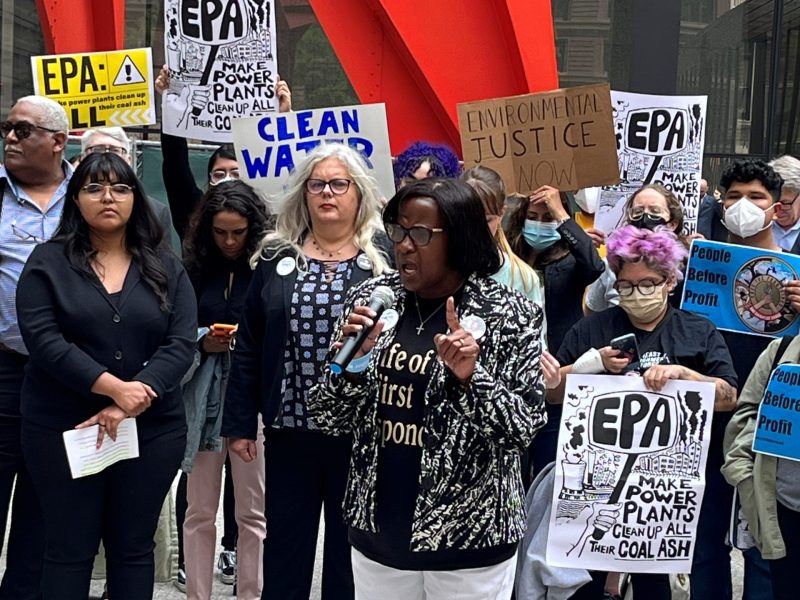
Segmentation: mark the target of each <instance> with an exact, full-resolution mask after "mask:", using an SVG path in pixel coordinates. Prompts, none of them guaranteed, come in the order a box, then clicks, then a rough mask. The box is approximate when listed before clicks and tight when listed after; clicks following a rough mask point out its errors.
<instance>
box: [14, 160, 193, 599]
mask: <svg viewBox="0 0 800 600" xmlns="http://www.w3.org/2000/svg"><path fill="white" fill-rule="evenodd" d="M163 235H164V232H163V229H162V227H161V225H160V224H159V223H158V222H157V221H156V219H155V217H154V215H153V213H152V210H151V209H150V207H149V205H148V203H147V202H146V200H145V197H144V195H143V193H142V188H141V184H140V183H139V181H138V180H137V179H136V176H135V174H134V173H133V171H132V170H131V168H130V166H129V165H128V164H127V162H125V161H124V160H123V159H122V158H120V157H119V156H117V155H116V154H97V155H92V156H89V157H87V158H86V159H85V160H83V161H81V163H80V165H78V168H77V169H76V171H75V173H74V174H73V176H72V179H71V180H70V183H69V185H68V187H67V192H66V201H65V204H64V212H63V214H62V217H61V222H60V224H59V227H58V229H57V230H56V233H55V236H54V238H53V239H52V240H51V241H50V242H47V243H44V244H41V245H39V246H37V247H36V249H35V250H34V251H33V253H32V254H31V257H30V259H29V260H28V262H27V264H26V266H25V269H24V271H23V273H22V276H21V278H20V281H19V286H18V289H17V298H18V304H17V311H18V317H19V324H20V330H21V331H22V337H23V339H24V341H25V345H26V347H27V348H28V350H29V351H30V362H29V363H28V365H27V367H26V372H25V382H24V384H23V388H22V449H23V453H24V455H25V460H26V461H27V464H28V466H29V468H30V473H31V477H32V479H33V482H34V486H35V488H36V491H37V494H38V496H39V500H40V502H41V505H42V512H43V514H44V526H45V534H46V540H47V546H46V551H45V556H44V571H43V574H42V596H43V598H44V600H78V599H80V600H85V599H86V597H87V595H88V593H89V583H90V577H91V572H92V564H93V563H94V558H95V554H96V553H97V550H98V544H99V543H100V541H101V540H102V541H103V546H104V548H105V557H106V567H107V580H108V591H109V594H110V596H111V597H112V598H118V599H121V600H126V599H130V600H141V599H143V598H150V597H151V596H152V593H153V577H154V572H153V570H154V565H153V547H154V543H153V536H154V534H155V531H156V525H157V522H158V517H159V513H160V511H161V506H162V504H163V502H164V498H165V496H166V494H167V491H168V489H169V486H170V485H171V483H172V481H173V479H174V478H175V475H176V473H177V470H178V466H179V465H180V460H181V457H182V456H183V448H184V445H185V443H186V421H185V417H184V410H183V402H182V400H181V390H180V387H179V384H180V381H181V378H182V377H183V375H184V373H185V372H186V370H187V369H188V367H189V365H190V364H191V361H192V355H193V353H194V342H195V335H196V327H197V308H196V304H195V298H194V292H193V290H192V285H191V283H190V282H189V278H188V277H187V276H186V272H185V271H184V269H183V266H182V265H181V263H180V261H179V259H178V258H177V257H175V255H174V254H173V253H172V252H171V250H170V249H169V247H168V246H167V245H166V243H165V242H164V241H163ZM128 418H135V425H136V428H137V430H138V445H139V457H138V458H132V459H128V460H123V461H121V462H117V463H115V464H112V465H111V466H108V467H107V468H105V469H104V470H102V471H100V472H99V473H96V474H94V475H88V476H84V477H79V478H76V479H73V477H72V475H71V473H70V468H69V464H68V461H67V455H66V450H65V446H64V439H63V436H62V434H63V433H64V432H65V431H68V430H72V429H76V428H78V429H81V428H86V427H92V426H97V429H98V431H97V434H96V436H95V437H96V446H97V447H101V446H102V445H104V444H108V443H109V438H111V439H112V440H113V439H115V438H116V437H117V433H118V428H119V426H120V424H121V423H122V422H123V420H125V419H128Z"/></svg>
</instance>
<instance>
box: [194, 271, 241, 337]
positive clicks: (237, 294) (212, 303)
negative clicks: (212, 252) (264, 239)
mask: <svg viewBox="0 0 800 600" xmlns="http://www.w3.org/2000/svg"><path fill="white" fill-rule="evenodd" d="M252 278H253V271H252V270H251V269H250V266H249V265H248V264H247V259H246V257H243V258H240V259H238V260H236V261H229V260H222V259H220V260H217V261H212V262H211V264H210V265H208V266H207V267H206V269H204V271H203V273H202V274H201V275H200V276H197V277H192V285H193V286H194V289H195V294H196V295H197V322H198V324H199V325H200V326H201V327H208V326H210V325H213V324H214V323H226V324H228V325H236V324H237V323H238V322H239V319H240V317H241V314H242V309H243V308H244V301H245V298H246V297H247V288H248V287H249V285H250V280H251V279H252Z"/></svg>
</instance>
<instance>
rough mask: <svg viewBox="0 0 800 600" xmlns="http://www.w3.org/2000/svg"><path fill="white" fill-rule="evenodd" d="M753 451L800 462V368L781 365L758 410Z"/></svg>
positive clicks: (799, 366) (775, 371) (773, 373)
mask: <svg viewBox="0 0 800 600" xmlns="http://www.w3.org/2000/svg"><path fill="white" fill-rule="evenodd" d="M753 451H754V452H761V453H762V454H771V455H772V456H777V457H779V458H788V459H791V460H800V365H789V364H785V365H779V366H778V367H777V368H776V369H775V370H774V371H773V372H772V375H771V376H770V379H769V384H768V385H767V389H766V390H765V391H764V398H762V400H761V404H760V405H759V408H758V418H757V419H756V432H755V436H754V438H753Z"/></svg>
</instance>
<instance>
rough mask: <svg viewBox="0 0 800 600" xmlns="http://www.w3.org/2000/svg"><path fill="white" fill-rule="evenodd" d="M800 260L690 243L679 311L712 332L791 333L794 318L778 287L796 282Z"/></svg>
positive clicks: (796, 327)
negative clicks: (695, 317)
mask: <svg viewBox="0 0 800 600" xmlns="http://www.w3.org/2000/svg"><path fill="white" fill-rule="evenodd" d="M799 271H800V256H795V255H794V254H789V253H787V252H783V253H781V252H771V251H769V250H761V249H759V248H750V247H747V246H737V245H735V244H723V243H721V242H707V241H704V240H702V241H701V240H694V241H693V242H692V247H691V248H690V250H689V264H688V265H687V267H686V282H685V284H684V287H683V298H682V299H681V308H682V309H684V310H688V311H690V312H693V313H696V314H698V315H702V316H704V317H706V318H707V319H708V320H709V321H711V322H712V323H713V324H714V325H716V327H717V329H725V330H727V331H738V332H739V333H749V334H753V335H762V336H768V337H775V336H777V335H797V333H798V331H800V320H799V319H798V315H797V313H796V312H794V311H793V310H792V307H791V303H790V302H789V298H788V297H787V294H786V290H785V289H784V287H783V284H784V283H785V282H787V281H789V280H792V279H800V276H798V272H799Z"/></svg>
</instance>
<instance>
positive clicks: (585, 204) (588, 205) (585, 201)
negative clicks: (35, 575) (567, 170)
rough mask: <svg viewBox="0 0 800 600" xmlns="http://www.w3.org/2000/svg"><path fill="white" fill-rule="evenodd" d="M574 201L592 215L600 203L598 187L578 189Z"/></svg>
mask: <svg viewBox="0 0 800 600" xmlns="http://www.w3.org/2000/svg"><path fill="white" fill-rule="evenodd" d="M575 202H576V203H577V205H578V206H580V207H581V210H582V211H583V212H585V213H587V214H590V215H593V214H594V213H596V212H597V207H598V205H599V204H600V188H599V187H590V188H583V189H582V190H578V191H577V192H576V193H575Z"/></svg>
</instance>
